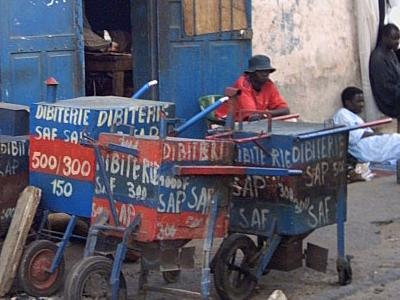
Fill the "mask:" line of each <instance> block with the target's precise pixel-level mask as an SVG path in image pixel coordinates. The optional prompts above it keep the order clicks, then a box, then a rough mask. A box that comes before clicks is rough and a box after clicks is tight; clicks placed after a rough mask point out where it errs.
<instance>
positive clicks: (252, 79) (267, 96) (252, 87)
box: [215, 55, 289, 121]
mask: <svg viewBox="0 0 400 300" xmlns="http://www.w3.org/2000/svg"><path fill="white" fill-rule="evenodd" d="M273 72H275V68H273V67H272V66H271V60H270V59H269V57H268V56H265V55H255V56H253V57H252V58H250V60H249V67H248V69H247V70H246V71H245V72H244V74H243V75H241V76H240V77H239V79H238V80H237V81H236V82H235V84H234V85H233V87H235V88H237V89H240V90H241V94H240V96H238V99H237V107H236V108H237V111H240V110H253V111H254V110H260V111H266V112H269V113H270V114H271V115H272V116H273V117H275V116H281V115H287V114H289V107H288V104H287V102H286V101H285V99H284V98H283V97H282V96H281V94H280V93H279V91H278V89H277V88H276V86H275V84H274V83H273V82H272V80H271V79H269V74H271V73H273ZM228 110H229V104H228V103H224V104H223V105H222V106H221V107H220V108H218V109H217V110H216V112H215V116H216V117H217V118H221V119H223V118H226V116H227V114H228ZM261 115H262V114H254V113H251V112H246V113H243V114H242V115H241V119H242V120H252V119H257V118H260V117H261ZM239 119H240V115H239V113H236V116H235V120H236V121H240V120H239Z"/></svg>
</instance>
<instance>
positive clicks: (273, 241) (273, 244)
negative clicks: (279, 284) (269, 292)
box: [256, 219, 282, 279]
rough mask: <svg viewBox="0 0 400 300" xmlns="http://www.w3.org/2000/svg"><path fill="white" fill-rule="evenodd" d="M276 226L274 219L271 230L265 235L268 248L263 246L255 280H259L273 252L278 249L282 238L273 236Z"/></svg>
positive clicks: (276, 235)
mask: <svg viewBox="0 0 400 300" xmlns="http://www.w3.org/2000/svg"><path fill="white" fill-rule="evenodd" d="M276 226H277V221H276V219H274V220H273V222H272V225H271V228H270V230H269V233H268V235H267V236H268V238H269V240H270V242H269V243H268V246H264V247H265V248H263V249H262V251H263V254H262V255H261V259H260V263H259V265H258V266H257V271H256V277H257V279H260V278H261V276H262V275H263V274H264V271H265V269H266V267H267V266H268V264H269V262H270V261H271V259H272V256H273V255H274V253H275V250H276V249H277V248H278V246H279V244H280V242H281V240H282V237H281V236H280V235H278V234H275V229H276Z"/></svg>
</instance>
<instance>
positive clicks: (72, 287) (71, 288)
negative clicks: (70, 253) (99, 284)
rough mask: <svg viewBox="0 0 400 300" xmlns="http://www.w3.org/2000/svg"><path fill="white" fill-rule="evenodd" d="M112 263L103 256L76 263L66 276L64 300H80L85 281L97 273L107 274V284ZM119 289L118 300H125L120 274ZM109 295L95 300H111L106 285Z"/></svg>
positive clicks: (124, 288)
mask: <svg viewBox="0 0 400 300" xmlns="http://www.w3.org/2000/svg"><path fill="white" fill-rule="evenodd" d="M112 266H113V261H112V260H111V259H109V258H107V257H104V256H90V257H85V258H83V259H81V260H80V261H78V262H77V263H76V264H75V265H74V266H73V268H72V270H71V272H70V273H69V274H68V276H67V280H66V282H65V287H64V299H65V300H81V299H83V298H82V292H83V289H84V287H85V284H86V281H87V279H88V278H89V276H90V275H93V274H95V273H97V272H99V271H101V272H105V274H107V278H106V279H105V280H106V282H107V283H108V284H109V282H110V276H111V271H112ZM119 279H120V289H119V295H118V299H119V300H126V299H127V290H126V282H125V277H124V275H123V274H122V273H120V277H119ZM108 288H109V292H110V294H107V295H106V296H105V297H104V298H95V299H104V300H108V299H111V286H110V285H108ZM86 299H93V298H86Z"/></svg>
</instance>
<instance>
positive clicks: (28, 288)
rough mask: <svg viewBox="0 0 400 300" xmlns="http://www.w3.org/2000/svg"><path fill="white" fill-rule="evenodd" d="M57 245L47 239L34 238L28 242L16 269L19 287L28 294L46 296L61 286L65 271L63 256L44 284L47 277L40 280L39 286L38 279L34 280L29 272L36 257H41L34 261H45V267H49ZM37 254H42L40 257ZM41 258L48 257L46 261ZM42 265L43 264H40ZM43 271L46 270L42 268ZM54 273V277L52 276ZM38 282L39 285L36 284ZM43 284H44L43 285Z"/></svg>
mask: <svg viewBox="0 0 400 300" xmlns="http://www.w3.org/2000/svg"><path fill="white" fill-rule="evenodd" d="M57 249H58V247H57V245H56V244H54V243H53V242H51V241H48V240H36V241H33V242H32V243H30V244H29V245H28V246H27V248H26V249H25V251H24V253H23V255H22V258H21V263H20V265H19V270H18V282H19V285H20V287H21V288H22V289H23V290H24V291H25V292H26V293H27V294H29V295H31V296H34V297H48V296H51V295H53V294H55V293H56V292H57V291H58V290H59V289H60V288H61V286H62V284H63V281H64V272H65V261H64V257H62V258H61V262H60V264H59V266H58V268H57V269H56V271H55V272H54V273H53V275H50V276H49V278H51V281H50V282H48V283H47V284H46V281H45V280H48V279H49V278H47V279H46V278H45V280H42V279H39V280H42V281H41V282H42V286H40V282H38V280H36V282H35V280H34V277H33V276H34V275H32V274H31V271H32V269H31V266H32V264H33V263H35V260H36V259H38V258H39V259H41V261H39V260H38V261H36V263H40V262H42V263H45V266H44V267H45V268H46V269H50V267H51V263H52V262H53V258H54V256H55V255H56V252H57ZM38 255H44V256H42V257H38ZM43 258H48V260H47V261H43ZM42 267H43V265H42ZM43 269H44V268H43ZM43 272H46V271H45V270H43ZM54 274H55V277H54ZM38 284H39V285H38ZM43 284H46V285H44V286H43Z"/></svg>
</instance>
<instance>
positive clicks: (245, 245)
mask: <svg viewBox="0 0 400 300" xmlns="http://www.w3.org/2000/svg"><path fill="white" fill-rule="evenodd" d="M221 247H222V248H221V251H219V257H216V258H215V262H216V263H215V270H214V285H215V289H216V291H217V293H218V295H219V296H220V297H221V299H223V300H244V299H249V298H250V296H251V294H252V293H253V290H254V288H255V286H256V284H257V282H256V281H255V280H254V279H253V278H250V277H249V276H245V277H243V278H242V279H241V280H240V286H239V287H237V286H233V285H232V284H231V282H230V281H229V274H227V272H228V270H229V267H228V265H229V261H230V259H231V258H232V256H233V255H234V254H235V253H236V251H237V250H242V252H243V255H244V257H243V261H242V262H243V263H246V262H247V261H248V260H249V259H250V258H251V257H254V255H255V254H256V253H257V247H256V245H255V244H254V242H253V240H252V239H251V238H249V237H248V236H246V235H244V234H239V233H234V234H232V235H230V236H229V237H228V238H227V239H225V241H224V242H223V243H222V245H221Z"/></svg>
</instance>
